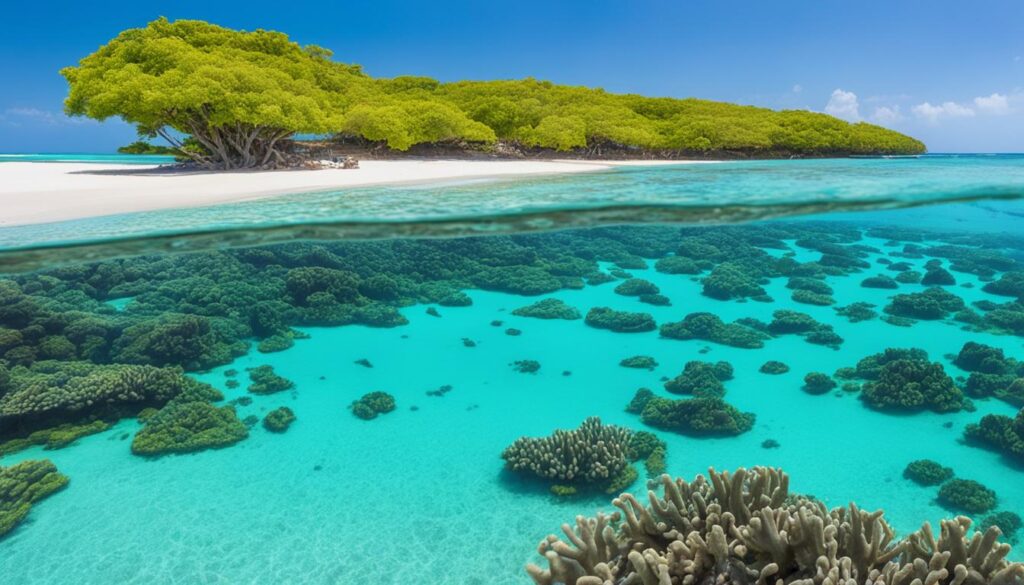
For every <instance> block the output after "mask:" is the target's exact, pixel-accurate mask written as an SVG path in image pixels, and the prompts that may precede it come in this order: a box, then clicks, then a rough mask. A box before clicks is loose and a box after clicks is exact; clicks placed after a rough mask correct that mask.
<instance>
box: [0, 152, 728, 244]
mask: <svg viewBox="0 0 1024 585" xmlns="http://www.w3.org/2000/svg"><path fill="white" fill-rule="evenodd" d="M705 162H714V161H687V160H668V161H666V160H661V161H658V160H619V161H614V160H607V161H606V160H600V161H596V160H536V159H533V160H531V159H525V160H524V159H496V158H490V159H456V158H451V159H439V158H412V157H409V156H405V157H403V158H401V159H385V160H377V159H370V160H365V159H364V160H361V161H360V168H359V169H346V170H340V169H338V170H333V169H325V170H280V171H213V172H206V171H179V170H174V169H168V168H161V167H159V166H156V165H140V164H106V163H90V162H47V163H46V164H39V163H36V162H27V161H26V162H4V163H3V164H2V165H0V210H2V211H0V228H2V227H11V226H17V225H29V224H40V223H50V222H57V221H68V220H75V219H84V218H90V217H100V216H105V215H117V214H122V213H132V212H139V211H156V210H160V209H175V208H188V207H202V206H207V205H216V204H222V203H232V202H238V201H246V200H252V199H259V198H265V197H273V196H277V195H291V194H300V193H310V192H317V191H320V192H322V191H333V190H342V189H351V188H358V187H370V186H386V185H410V184H423V183H443V182H449V181H460V180H499V179H510V178H519V177H535V176H543V175H560V174H572V173H581V172H595V171H603V170H607V169H610V168H614V167H617V166H649V165H685V164H700V163H705Z"/></svg>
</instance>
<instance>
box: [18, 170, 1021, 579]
mask: <svg viewBox="0 0 1024 585" xmlns="http://www.w3.org/2000/svg"><path fill="white" fill-rule="evenodd" d="M995 158H997V159H998V160H989V159H973V158H972V159H969V160H963V159H957V160H949V159H942V158H941V157H936V158H935V159H934V160H915V161H900V160H891V161H881V160H876V161H846V162H836V161H831V162H827V161H795V162H793V163H787V161H769V162H751V163H726V164H722V165H693V166H690V167H685V168H676V169H673V168H670V167H661V168H651V169H645V168H639V167H638V168H630V169H620V170H613V171H608V172H603V173H593V174H587V175H580V176H574V177H570V178H564V177H563V178H554V177H553V178H540V179H531V180H519V181H502V182H496V183H484V184H459V185H447V186H445V185H433V186H409V187H405V188H397V187H396V188H389V189H366V190H361V191H359V190H357V191H354V192H353V193H352V195H351V197H350V198H349V199H347V200H346V201H345V202H344V203H341V204H338V203H337V202H334V201H332V200H329V199H330V198H329V197H328V196H327V195H323V196H322V199H323V202H322V205H319V206H318V205H310V204H309V201H310V199H308V198H306V199H304V200H302V205H303V209H302V211H301V212H297V211H296V209H297V204H296V203H294V202H295V201H298V199H297V198H295V197H292V198H289V197H281V198H276V199H271V200H261V201H253V202H246V203H240V204H233V205H225V206H218V207H211V208H208V209H194V210H175V211H164V212H150V213H142V214H133V215H125V216H118V217H114V218H100V219H95V220H81V221H77V222H66V223H60V224H43V225H35V226H25V227H12V228H4V229H2V230H0V245H2V246H3V251H2V253H0V271H2V272H3V274H2V275H0V567H2V569H0V570H2V573H0V582H2V583H4V584H12V585H13V584H17V585H35V584H55V583H82V584H87V583H96V584H100V583H103V584H107V583H125V584H128V583H218V584H219V583H224V584H229V583H230V584H234V583H308V584H320V583H324V584H327V583H332V584H333V583H367V584H370V583H372V584H392V583H393V584H414V583H432V584H469V585H505V584H510V585H511V584H530V583H536V584H539V585H549V584H567V585H641V584H642V585H691V584H692V585H698V584H714V583H719V584H724V583H751V584H754V583H772V584H774V583H787V584H788V583H801V584H804V583H806V584H816V585H817V584H832V583H834V584H837V585H838V584H840V583H842V584H846V583H866V582H870V583H878V584H887V585H901V584H906V585H912V584H913V583H920V584H922V585H926V584H932V583H956V584H960V583H965V584H975V583H1000V584H1001V583H1005V584H1012V583H1021V582H1022V580H1024V564H1022V562H1024V552H1022V551H1024V547H1022V546H1017V543H1018V539H1020V538H1021V537H1022V536H1024V529H1022V520H1021V514H1024V410H1022V408H1024V339H1022V338H1024V202H1022V201H1019V200H1018V197H1019V195H1020V194H1021V193H1024V188H1022V187H1024V158H1022V157H1003V158H1000V157H995ZM929 165H930V166H929ZM839 167H841V168H839ZM922 168H923V169H924V170H921V169H922ZM752 169H753V170H756V171H757V172H756V173H754V172H752ZM766 169H767V170H766ZM929 169H930V170H929ZM868 171H872V173H873V174H870V175H867V174H865V173H867V172H868ZM925 171H928V172H925ZM844 173H845V174H844ZM683 185H685V188H684V187H683ZM943 185H944V187H943ZM385 195H386V196H385ZM726 195H728V196H726ZM311 197H312V196H311ZM413 200H415V201H419V202H420V204H419V205H420V207H417V208H415V214H414V212H413V211H409V210H410V209H413V208H411V207H409V206H408V205H406V204H405V202H409V201H413ZM524 200H525V201H529V205H525V206H524V205H522V204H521V203H522V201H524ZM289 201H292V203H289ZM516 201H518V202H519V203H520V205H514V203H515V202H516ZM460 202H463V203H462V204H461V206H460ZM469 202H473V203H472V205H471V204H470V203H469ZM346 206H347V207H346ZM374 206H376V207H374ZM474 206H475V207H474ZM399 208H400V209H403V210H406V213H407V214H408V216H401V217H397V216H396V215H395V214H397V213H398V212H397V211H395V212H394V213H393V214H392V215H390V219H391V220H393V221H374V219H375V218H376V219H380V218H382V217H383V214H384V213H385V212H386V211H387V210H388V209H392V210H396V209H399Z"/></svg>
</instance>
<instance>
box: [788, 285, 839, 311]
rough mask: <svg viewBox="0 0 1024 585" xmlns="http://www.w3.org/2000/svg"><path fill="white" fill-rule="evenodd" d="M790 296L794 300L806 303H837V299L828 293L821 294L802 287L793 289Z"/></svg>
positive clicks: (819, 304) (822, 305)
mask: <svg viewBox="0 0 1024 585" xmlns="http://www.w3.org/2000/svg"><path fill="white" fill-rule="evenodd" d="M790 296H791V298H792V299H793V301H794V302H797V303H803V304H805V305H817V306H819V307H827V306H829V305H834V304H835V303H836V300H835V299H833V298H832V297H830V296H828V295H823V294H819V293H816V292H812V291H809V290H805V289H802V288H801V289H797V290H795V291H793V294H792V295H790Z"/></svg>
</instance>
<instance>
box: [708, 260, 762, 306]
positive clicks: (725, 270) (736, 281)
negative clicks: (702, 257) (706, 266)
mask: <svg viewBox="0 0 1024 585" xmlns="http://www.w3.org/2000/svg"><path fill="white" fill-rule="evenodd" d="M703 284H704V287H703V289H702V292H703V294H704V295H706V296H709V297H711V298H713V299H718V300H722V301H726V300H729V299H741V298H754V299H756V300H768V294H767V293H766V292H765V290H764V288H762V287H761V284H762V283H761V282H760V281H759V280H758V279H757V278H754V277H752V276H751V272H750V271H749V270H746V269H745V268H744V267H743V266H741V265H739V264H734V263H731V262H723V263H722V264H719V265H718V266H715V267H714V269H712V270H711V274H709V275H707V276H706V277H705V278H704V280H703Z"/></svg>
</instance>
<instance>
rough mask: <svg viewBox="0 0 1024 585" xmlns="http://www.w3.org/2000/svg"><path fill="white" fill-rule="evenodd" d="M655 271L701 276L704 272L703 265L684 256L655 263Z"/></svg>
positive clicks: (666, 258) (672, 257)
mask: <svg viewBox="0 0 1024 585" xmlns="http://www.w3.org/2000/svg"><path fill="white" fill-rule="evenodd" d="M705 266H706V264H705ZM654 269H655V270H657V271H658V272H662V273H664V274H700V273H701V272H702V271H703V270H704V268H703V267H702V266H701V263H698V262H697V261H696V260H693V259H691V258H684V257H682V256H666V257H665V258H662V259H660V260H658V261H657V262H655V263H654Z"/></svg>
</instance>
